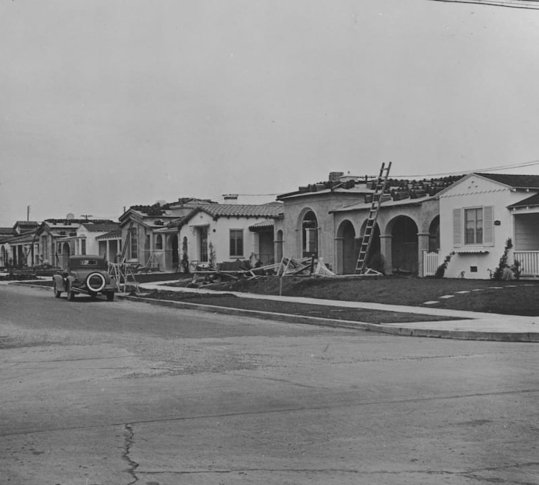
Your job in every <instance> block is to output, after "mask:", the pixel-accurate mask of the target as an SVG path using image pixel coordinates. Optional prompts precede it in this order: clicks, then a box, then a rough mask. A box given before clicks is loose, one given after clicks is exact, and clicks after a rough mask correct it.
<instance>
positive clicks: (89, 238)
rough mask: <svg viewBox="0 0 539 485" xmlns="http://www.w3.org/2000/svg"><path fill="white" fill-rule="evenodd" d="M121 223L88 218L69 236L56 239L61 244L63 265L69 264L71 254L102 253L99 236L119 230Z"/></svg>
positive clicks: (60, 251) (60, 253) (60, 250)
mask: <svg viewBox="0 0 539 485" xmlns="http://www.w3.org/2000/svg"><path fill="white" fill-rule="evenodd" d="M119 227H120V225H119V224H118V223H117V222H112V221H94V220H87V221H85V222H83V223H81V224H78V225H77V227H76V228H75V229H74V230H73V231H70V234H69V235H67V236H63V237H59V238H58V239H56V244H57V245H58V246H59V251H58V254H59V255H61V260H62V261H61V263H60V265H61V266H62V267H65V266H66V265H67V259H68V258H69V257H70V256H75V255H85V254H100V246H99V241H98V239H97V238H98V237H99V236H103V235H105V234H108V233H110V232H111V231H115V230H118V229H119Z"/></svg>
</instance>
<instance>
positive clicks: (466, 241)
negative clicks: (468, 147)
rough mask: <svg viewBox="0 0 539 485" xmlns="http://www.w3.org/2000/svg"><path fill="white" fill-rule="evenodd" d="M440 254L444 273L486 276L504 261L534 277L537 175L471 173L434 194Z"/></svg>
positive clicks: (538, 237)
mask: <svg viewBox="0 0 539 485" xmlns="http://www.w3.org/2000/svg"><path fill="white" fill-rule="evenodd" d="M439 198H440V227H441V231H440V241H441V245H440V257H441V258H444V257H446V256H450V261H449V264H448V266H447V269H446V272H445V275H446V276H448V277H466V278H482V279H486V278H489V276H490V274H491V273H492V272H493V271H494V270H495V269H496V268H497V266H498V265H499V261H500V258H501V256H502V255H503V253H504V251H505V247H506V244H507V240H508V239H511V242H512V249H510V250H509V258H508V263H509V264H510V265H512V264H513V263H514V262H515V261H518V262H519V263H520V264H521V271H522V275H523V276H539V175H515V174H490V173H473V174H469V175H467V176H466V177H464V178H462V179H461V180H459V181H458V182H456V183H455V184H453V185H452V186H450V187H448V188H447V189H445V190H443V191H442V192H440V194H439Z"/></svg>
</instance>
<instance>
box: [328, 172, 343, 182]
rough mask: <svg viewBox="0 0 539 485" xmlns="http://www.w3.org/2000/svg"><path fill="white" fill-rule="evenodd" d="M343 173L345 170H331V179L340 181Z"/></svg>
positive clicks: (331, 180)
mask: <svg viewBox="0 0 539 485" xmlns="http://www.w3.org/2000/svg"><path fill="white" fill-rule="evenodd" d="M343 175H344V172H329V181H330V182H338V181H339V179H340V178H341V177H342V176H343Z"/></svg>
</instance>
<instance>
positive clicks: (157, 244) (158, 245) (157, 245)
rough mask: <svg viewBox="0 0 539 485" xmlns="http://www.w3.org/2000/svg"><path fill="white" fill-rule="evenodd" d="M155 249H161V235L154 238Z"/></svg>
mask: <svg viewBox="0 0 539 485" xmlns="http://www.w3.org/2000/svg"><path fill="white" fill-rule="evenodd" d="M155 249H163V236H162V235H161V234H158V235H157V236H156V237H155Z"/></svg>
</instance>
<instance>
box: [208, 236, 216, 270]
mask: <svg viewBox="0 0 539 485" xmlns="http://www.w3.org/2000/svg"><path fill="white" fill-rule="evenodd" d="M208 248H209V252H210V254H209V256H210V260H209V261H208V262H209V264H210V268H212V269H216V265H215V264H216V256H215V248H214V247H213V243H212V242H210V243H209V244H208Z"/></svg>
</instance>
